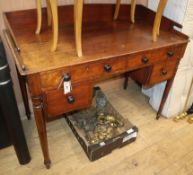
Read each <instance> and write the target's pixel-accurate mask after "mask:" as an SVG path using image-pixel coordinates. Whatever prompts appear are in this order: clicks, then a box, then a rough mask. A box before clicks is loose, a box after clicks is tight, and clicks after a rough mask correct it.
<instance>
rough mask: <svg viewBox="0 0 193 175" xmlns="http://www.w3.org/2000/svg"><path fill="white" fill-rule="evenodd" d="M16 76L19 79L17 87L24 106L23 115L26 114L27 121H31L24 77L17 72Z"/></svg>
mask: <svg viewBox="0 0 193 175" xmlns="http://www.w3.org/2000/svg"><path fill="white" fill-rule="evenodd" d="M17 75H18V79H19V85H20V89H21V95H22V99H23V102H24V106H25V113H26V116H27V118H28V120H30V119H31V112H30V107H29V99H28V94H27V88H26V77H24V76H21V75H20V74H19V72H18V70H17Z"/></svg>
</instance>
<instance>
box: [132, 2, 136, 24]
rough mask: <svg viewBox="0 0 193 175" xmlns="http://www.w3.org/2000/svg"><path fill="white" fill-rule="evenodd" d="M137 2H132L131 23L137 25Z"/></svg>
mask: <svg viewBox="0 0 193 175" xmlns="http://www.w3.org/2000/svg"><path fill="white" fill-rule="evenodd" d="M135 9H136V0H131V22H132V23H135Z"/></svg>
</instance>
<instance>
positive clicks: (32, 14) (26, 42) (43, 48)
mask: <svg viewBox="0 0 193 175" xmlns="http://www.w3.org/2000/svg"><path fill="white" fill-rule="evenodd" d="M127 11H128V16H126V15H125V14H127V13H125V12H127ZM113 12H114V6H113V5H85V6H84V18H83V39H82V40H83V57H81V58H79V57H78V56H77V55H76V50H75V43H74V31H73V30H74V29H73V27H74V25H73V22H72V21H73V9H72V7H71V6H62V7H60V8H59V17H60V19H59V21H60V22H59V24H60V26H59V43H58V48H57V51H56V52H51V51H50V45H51V38H52V34H51V28H48V27H47V26H46V24H45V23H46V22H47V20H46V15H45V9H44V18H45V19H44V20H43V21H44V24H43V31H42V32H41V34H40V35H36V34H35V28H36V11H35V10H25V11H18V12H17V11H16V12H8V13H5V15H4V16H5V19H6V20H7V23H8V24H9V27H10V28H11V30H12V32H13V35H14V37H15V40H16V41H17V45H18V47H19V48H20V50H21V51H20V52H19V55H20V57H21V59H22V60H23V63H24V65H25V66H26V70H25V71H22V69H20V68H19V71H20V74H22V75H27V74H32V73H38V72H42V71H47V70H52V69H56V68H60V67H63V68H64V67H68V66H71V65H77V64H81V63H86V62H92V61H97V60H103V59H107V58H114V57H119V56H123V55H130V54H133V53H140V52H141V51H147V50H153V49H156V48H163V47H168V46H174V45H177V44H182V43H186V42H187V37H185V36H184V35H182V34H179V33H177V32H174V31H172V26H171V22H170V23H168V21H167V19H164V20H163V21H162V23H164V28H163V27H161V31H160V36H159V38H158V41H157V42H152V24H153V19H154V18H153V16H152V13H153V12H151V11H150V10H148V9H146V8H145V7H142V6H137V13H136V23H135V24H132V23H130V21H129V6H127V5H123V6H122V7H121V13H120V17H119V19H118V20H117V21H113ZM174 24H175V23H173V25H174ZM162 26H163V25H162ZM16 59H17V58H16Z"/></svg>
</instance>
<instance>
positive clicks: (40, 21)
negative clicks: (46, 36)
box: [36, 0, 42, 34]
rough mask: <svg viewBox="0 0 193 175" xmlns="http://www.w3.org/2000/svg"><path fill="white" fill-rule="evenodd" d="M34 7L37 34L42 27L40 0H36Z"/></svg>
mask: <svg viewBox="0 0 193 175" xmlns="http://www.w3.org/2000/svg"><path fill="white" fill-rule="evenodd" d="M36 8H37V28H36V34H39V33H40V31H41V27H42V6H41V0H36Z"/></svg>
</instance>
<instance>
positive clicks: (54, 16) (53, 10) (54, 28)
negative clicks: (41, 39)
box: [49, 0, 58, 52]
mask: <svg viewBox="0 0 193 175" xmlns="http://www.w3.org/2000/svg"><path fill="white" fill-rule="evenodd" d="M49 2H50V9H51V13H52V32H53V34H52V35H53V39H52V46H51V51H52V52H53V51H55V50H56V48H57V43H58V7H57V0H49Z"/></svg>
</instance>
